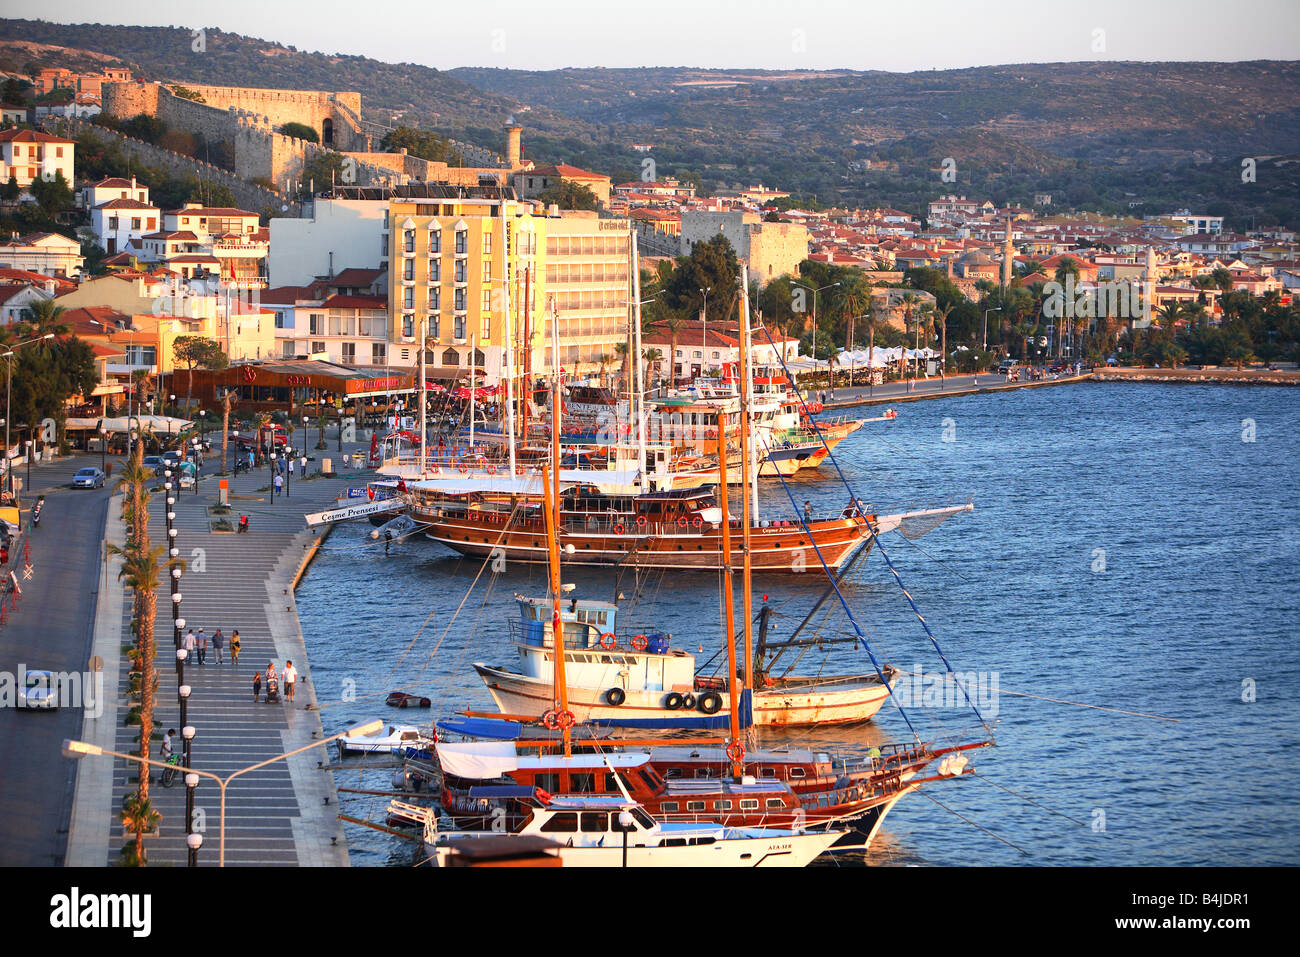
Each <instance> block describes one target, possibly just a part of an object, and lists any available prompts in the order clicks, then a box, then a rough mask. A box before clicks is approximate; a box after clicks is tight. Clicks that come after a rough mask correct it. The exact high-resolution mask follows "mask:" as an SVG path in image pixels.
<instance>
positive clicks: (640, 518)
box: [636, 515, 645, 527]
mask: <svg viewBox="0 0 1300 957" xmlns="http://www.w3.org/2000/svg"><path fill="white" fill-rule="evenodd" d="M636 523H637V525H639V526H642V527H644V526H645V516H644V515H638V516H637V517H636Z"/></svg>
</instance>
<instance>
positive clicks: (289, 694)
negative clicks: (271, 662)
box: [284, 661, 298, 701]
mask: <svg viewBox="0 0 1300 957" xmlns="http://www.w3.org/2000/svg"><path fill="white" fill-rule="evenodd" d="M297 681H298V669H297V668H295V667H294V666H293V662H292V661H285V663H284V699H285V700H286V701H292V700H293V686H294V685H295V684H296V683H297Z"/></svg>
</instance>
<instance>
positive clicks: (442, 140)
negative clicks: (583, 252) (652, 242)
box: [380, 126, 594, 208]
mask: <svg viewBox="0 0 1300 957" xmlns="http://www.w3.org/2000/svg"><path fill="white" fill-rule="evenodd" d="M380 145H381V147H382V148H383V149H384V150H385V151H386V152H389V153H400V152H401V151H402V150H406V152H408V153H409V154H411V155H412V156H418V157H419V158H420V159H426V160H431V161H433V162H435V163H437V162H441V163H446V164H447V165H448V166H464V165H465V160H464V158H463V157H462V156H461V155H460V153H458V152H457V151H456V148H455V147H454V146H453V145H452V143H451V140H449V139H447V138H446V137H444V136H439V135H438V134H437V133H433V132H431V131H429V130H417V129H413V128H412V127H409V126H399V127H397V128H396V129H394V130H390V131H389V132H388V134H387V135H386V136H385V137H384V139H383V141H382V143H381V144H380ZM593 208H594V207H593Z"/></svg>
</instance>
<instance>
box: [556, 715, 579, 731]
mask: <svg viewBox="0 0 1300 957" xmlns="http://www.w3.org/2000/svg"><path fill="white" fill-rule="evenodd" d="M574 720H575V718H574V717H573V712H572V711H559V712H557V713H556V715H555V726H556V727H557V728H559V729H560V730H561V731H566V730H568V729H569V728H572V727H573V722H574Z"/></svg>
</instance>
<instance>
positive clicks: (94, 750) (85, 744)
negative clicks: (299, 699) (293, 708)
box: [62, 719, 384, 867]
mask: <svg viewBox="0 0 1300 957" xmlns="http://www.w3.org/2000/svg"><path fill="white" fill-rule="evenodd" d="M383 727H384V722H383V721H381V720H378V719H376V720H374V721H367V722H366V723H365V724H359V725H357V726H355V727H353V728H349V729H348V730H347V731H340V732H339V733H338V734H332V735H330V736H329V737H328V738H321V739H320V740H319V741H313V742H312V743H311V744H306V745H303V746H302V747H301V748H295V749H294V750H293V751H287V752H285V753H284V754H277V755H276V756H275V757H273V758H268V759H267V760H265V761H259V762H258V763H257V764H253V765H250V766H249V767H246V768H241V769H240V770H238V771H235V772H234V773H232V774H228V775H227V776H226V777H224V778H222V777H221V776H220V775H217V774H213V773H212V772H211V771H200V770H198V769H197V768H188V769H187V770H186V786H187V787H188V786H189V776H190V775H191V774H192V775H195V776H196V777H201V778H211V779H212V780H213V781H216V782H217V787H218V788H220V789H221V824H220V828H221V831H220V833H221V840H220V845H219V846H220V850H219V851H218V857H217V866H218V867H225V866H226V790H227V789H228V788H229V787H230V783H231V782H232V781H234V780H235V778H237V777H240V776H241V775H244V774H249V773H251V772H253V771H258V770H261V769H262V768H264V767H266V766H267V765H270V764H275V763H276V762H277V761H283V760H285V759H286V758H292V757H293V756H294V755H297V754H302V753H303V752H304V751H310V750H311V749H312V748H316V747H319V746H320V745H322V744H329V743H330V742H332V741H337V740H338V739H339V738H343V737H348V736H355V737H368V736H369V735H372V734H375V733H376V732H378V731H380V730H382V729H383ZM187 730H188V731H190V733H191V736H193V730H194V729H193V728H188V729H187ZM62 751H63V756H64V757H65V758H78V759H80V758H84V757H98V756H99V755H103V754H107V755H108V756H109V757H113V758H123V759H125V760H127V761H138V762H140V763H141V764H143V765H146V766H157V767H164V768H165V767H166V766H167V765H166V762H163V761H155V760H154V759H153V758H142V757H140V755H138V754H123V753H122V752H121V751H110V750H109V749H108V748H101V747H100V746H99V745H97V744H91V743H90V742H89V741H75V740H72V739H71V738H65V739H64V741H63V748H62ZM142 770H143V769H142ZM191 790H192V789H191ZM186 844H187V846H189V840H188V838H187V839H186ZM196 849H197V848H196Z"/></svg>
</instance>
